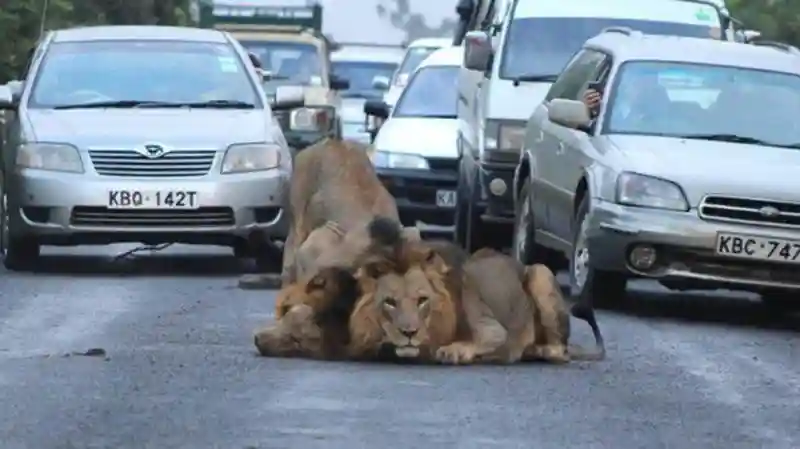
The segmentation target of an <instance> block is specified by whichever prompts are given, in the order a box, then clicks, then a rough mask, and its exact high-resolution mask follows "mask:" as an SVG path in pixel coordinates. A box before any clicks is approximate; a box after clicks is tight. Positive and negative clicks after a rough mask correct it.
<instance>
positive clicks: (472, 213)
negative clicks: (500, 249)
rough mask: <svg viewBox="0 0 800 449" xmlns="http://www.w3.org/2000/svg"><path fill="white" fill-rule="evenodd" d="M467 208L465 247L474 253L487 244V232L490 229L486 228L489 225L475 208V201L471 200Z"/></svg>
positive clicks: (470, 252)
mask: <svg viewBox="0 0 800 449" xmlns="http://www.w3.org/2000/svg"><path fill="white" fill-rule="evenodd" d="M466 209H467V210H466V212H467V213H466V217H465V219H466V221H467V223H466V235H465V236H464V237H465V238H464V249H466V250H467V252H468V253H469V254H472V253H474V252H475V251H477V250H479V249H481V248H484V247H485V246H486V241H487V237H488V236H487V235H486V232H487V231H488V229H486V228H487V226H486V225H485V223H484V222H483V220H481V215H480V213H479V212H478V211H476V210H475V209H476V207H475V201H470V202H469V205H468V206H467V207H466Z"/></svg>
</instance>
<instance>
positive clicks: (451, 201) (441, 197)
mask: <svg viewBox="0 0 800 449" xmlns="http://www.w3.org/2000/svg"><path fill="white" fill-rule="evenodd" d="M436 205H437V206H439V207H456V192H455V191H453V190H437V191H436Z"/></svg>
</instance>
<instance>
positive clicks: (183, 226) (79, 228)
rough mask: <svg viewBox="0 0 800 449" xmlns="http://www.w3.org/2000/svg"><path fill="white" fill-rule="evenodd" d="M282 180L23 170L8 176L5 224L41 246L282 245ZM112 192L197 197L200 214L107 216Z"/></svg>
mask: <svg viewBox="0 0 800 449" xmlns="http://www.w3.org/2000/svg"><path fill="white" fill-rule="evenodd" d="M288 186H289V175H288V173H286V172H284V171H282V170H279V169H276V170H271V171H265V172H257V173H244V174H231V175H220V174H218V175H209V176H206V177H203V178H188V177H187V178H165V179H153V178H149V179H143V178H131V177H104V176H98V175H96V174H91V173H87V174H70V173H56V172H50V171H42V170H32V169H24V170H19V171H16V172H14V173H13V176H12V178H11V179H10V187H11V188H10V189H9V208H10V210H9V219H10V221H11V223H10V224H11V229H12V230H13V232H14V235H27V236H35V237H36V238H37V239H38V240H39V241H40V242H41V243H43V244H54V245H60V244H63V245H71V244H94V243H99V244H104V243H114V242H129V241H134V242H145V243H165V242H176V243H201V244H231V243H232V242H234V241H235V240H238V239H240V238H259V237H268V238H279V239H282V238H285V236H286V234H287V230H288V225H287V223H286V218H285V214H284V213H283V209H282V205H283V202H284V199H285V196H286V189H288ZM110 189H121V190H131V191H133V190H138V191H154V190H160V191H165V190H184V191H195V192H197V200H198V205H199V208H198V209H194V210H176V209H109V208H108V207H107V204H108V201H109V193H108V191H109V190H110Z"/></svg>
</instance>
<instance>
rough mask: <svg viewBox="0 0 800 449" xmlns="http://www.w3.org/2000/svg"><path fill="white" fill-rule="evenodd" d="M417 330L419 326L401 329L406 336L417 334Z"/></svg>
mask: <svg viewBox="0 0 800 449" xmlns="http://www.w3.org/2000/svg"><path fill="white" fill-rule="evenodd" d="M417 331H418V329H417V328H409V327H406V328H403V329H400V333H401V334H403V336H405V337H406V338H411V337H413V336H415V335H417Z"/></svg>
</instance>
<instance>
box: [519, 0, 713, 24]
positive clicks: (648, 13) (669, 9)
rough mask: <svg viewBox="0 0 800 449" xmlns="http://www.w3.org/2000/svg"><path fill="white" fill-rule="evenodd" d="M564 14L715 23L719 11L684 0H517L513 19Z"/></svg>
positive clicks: (710, 6)
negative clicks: (646, 0) (645, 0)
mask: <svg viewBox="0 0 800 449" xmlns="http://www.w3.org/2000/svg"><path fill="white" fill-rule="evenodd" d="M566 17H574V18H578V17H580V18H606V19H612V18H613V19H628V20H648V21H651V20H658V21H662V22H672V23H685V24H692V25H701V26H717V27H718V26H719V12H718V10H717V9H716V8H715V7H714V6H712V5H708V4H702V3H698V2H692V1H686V0H669V1H667V0H660V1H649V2H643V1H641V0H603V1H597V0H569V1H565V0H521V1H519V2H517V5H516V8H515V9H514V11H513V19H515V20H516V19H528V18H566Z"/></svg>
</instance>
